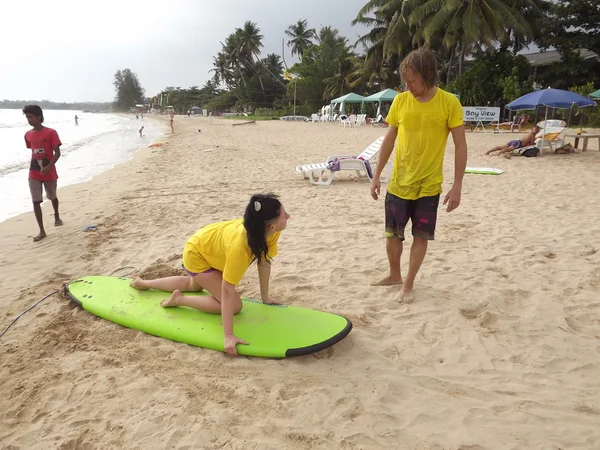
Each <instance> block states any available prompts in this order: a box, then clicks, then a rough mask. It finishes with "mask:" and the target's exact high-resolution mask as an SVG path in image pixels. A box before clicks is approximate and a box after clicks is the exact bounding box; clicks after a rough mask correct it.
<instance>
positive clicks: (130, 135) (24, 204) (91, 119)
mask: <svg viewBox="0 0 600 450" xmlns="http://www.w3.org/2000/svg"><path fill="white" fill-rule="evenodd" d="M75 114H77V116H78V117H79V125H75ZM145 117H146V116H145ZM44 125H45V126H47V127H49V128H54V129H55V130H56V131H57V132H58V136H59V137H60V140H61V141H62V144H63V145H62V146H61V157H60V159H59V160H58V162H57V163H56V170H57V171H58V187H59V189H60V188H61V187H63V186H68V185H71V184H76V183H82V182H84V181H88V180H91V179H92V178H93V177H94V176H95V175H98V174H99V173H101V172H104V171H106V170H108V169H111V168H113V167H114V166H115V165H116V164H119V163H121V162H124V161H127V160H128V159H130V158H131V157H132V155H133V154H134V153H135V151H136V150H137V149H139V148H140V147H144V146H147V145H149V144H150V143H151V142H152V140H153V139H154V138H155V137H157V136H158V135H160V134H161V132H160V130H159V128H158V127H157V126H156V125H155V124H154V123H152V122H151V121H148V120H145V119H143V120H142V119H141V118H140V119H136V118H135V116H134V115H131V116H129V115H128V116H119V115H115V114H94V113H82V112H81V111H58V110H46V111H44ZM142 125H143V126H144V131H143V134H144V137H140V135H139V133H138V130H139V129H140V127H141V126H142ZM30 129H31V127H30V126H29V124H28V123H27V119H26V118H25V116H24V115H23V113H22V112H21V110H18V109H0V146H1V150H0V222H2V221H4V220H6V219H8V218H10V217H13V216H16V215H18V214H21V213H23V212H27V211H31V210H32V206H31V196H30V193H29V184H28V182H27V179H28V175H29V162H30V160H31V151H30V150H29V149H28V148H26V147H25V140H24V135H25V132H26V131H27V130H30ZM59 193H60V191H59ZM59 198H60V196H59ZM44 201H45V202H47V200H46V197H45V194H44Z"/></svg>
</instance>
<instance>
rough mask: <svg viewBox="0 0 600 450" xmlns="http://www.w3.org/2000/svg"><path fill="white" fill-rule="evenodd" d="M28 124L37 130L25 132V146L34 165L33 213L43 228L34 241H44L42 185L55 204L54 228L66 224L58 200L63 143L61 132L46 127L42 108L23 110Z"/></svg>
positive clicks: (31, 176)
mask: <svg viewBox="0 0 600 450" xmlns="http://www.w3.org/2000/svg"><path fill="white" fill-rule="evenodd" d="M23 114H25V117H27V122H29V125H31V126H32V127H33V129H31V130H29V131H28V132H26V133H25V145H26V146H27V148H29V149H31V164H30V166H29V190H30V191H31V200H32V201H33V212H34V213H35V218H36V219H37V223H38V225H39V227H40V233H39V234H38V235H37V236H36V237H34V238H33V242H38V241H41V240H42V239H44V238H45V237H46V231H45V230H44V220H43V217H42V207H41V204H42V200H43V196H42V185H43V186H44V190H45V191H46V198H48V200H50V201H51V202H52V207H53V208H54V225H55V226H60V225H62V224H63V222H62V220H60V215H59V214H58V198H56V184H57V180H58V174H57V173H56V166H55V164H56V161H58V158H60V146H61V145H62V143H61V142H60V139H59V137H58V133H57V132H56V131H55V130H53V129H52V128H47V127H45V126H43V125H42V124H43V123H44V114H43V113H42V108H40V107H39V106H38V105H28V106H26V107H25V108H23Z"/></svg>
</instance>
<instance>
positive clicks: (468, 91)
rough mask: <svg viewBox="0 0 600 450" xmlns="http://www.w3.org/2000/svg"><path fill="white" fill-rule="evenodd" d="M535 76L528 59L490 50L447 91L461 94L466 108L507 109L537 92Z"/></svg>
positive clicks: (505, 51) (477, 58)
mask: <svg viewBox="0 0 600 450" xmlns="http://www.w3.org/2000/svg"><path fill="white" fill-rule="evenodd" d="M532 72H533V70H532V67H531V65H530V64H529V62H528V61H527V59H525V57H524V56H520V55H519V56H515V55H514V54H513V53H511V52H509V51H507V50H499V51H495V50H488V51H487V52H485V53H483V52H481V53H479V54H478V55H477V56H476V59H475V61H474V62H473V64H472V65H471V66H470V67H469V68H468V69H467V70H466V71H465V73H463V74H462V75H461V76H459V77H458V78H456V79H455V80H454V81H452V82H451V83H449V84H448V85H447V86H446V89H447V90H449V91H450V92H453V93H455V94H459V95H460V100H461V103H462V104H463V105H468V106H486V105H490V106H503V105H504V104H506V103H508V102H510V101H512V100H514V99H515V98H518V97H520V96H521V95H523V94H525V93H527V92H531V91H532V90H533V88H532V86H531V74H532Z"/></svg>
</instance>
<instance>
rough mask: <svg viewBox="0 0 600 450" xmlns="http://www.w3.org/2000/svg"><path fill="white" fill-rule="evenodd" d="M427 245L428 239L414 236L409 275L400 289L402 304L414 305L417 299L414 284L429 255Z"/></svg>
mask: <svg viewBox="0 0 600 450" xmlns="http://www.w3.org/2000/svg"><path fill="white" fill-rule="evenodd" d="M427 245H428V240H427V239H425V238H422V237H418V236H414V241H413V244H412V247H411V249H410V262H409V266H408V275H407V276H406V280H404V285H403V286H402V289H400V303H412V302H413V301H414V299H415V296H414V291H413V289H414V282H415V278H416V277H417V274H418V273H419V269H420V268H421V264H423V260H424V259H425V255H426V254H427Z"/></svg>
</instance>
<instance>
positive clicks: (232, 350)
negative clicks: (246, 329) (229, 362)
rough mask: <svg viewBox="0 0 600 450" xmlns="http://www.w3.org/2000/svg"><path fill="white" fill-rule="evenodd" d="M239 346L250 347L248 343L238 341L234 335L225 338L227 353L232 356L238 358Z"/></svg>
mask: <svg viewBox="0 0 600 450" xmlns="http://www.w3.org/2000/svg"><path fill="white" fill-rule="evenodd" d="M237 344H243V345H248V343H247V342H246V341H243V340H242V339H238V338H237V337H235V336H234V335H229V336H225V352H226V353H227V354H228V355H231V356H238V352H237V348H236V346H237Z"/></svg>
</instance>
